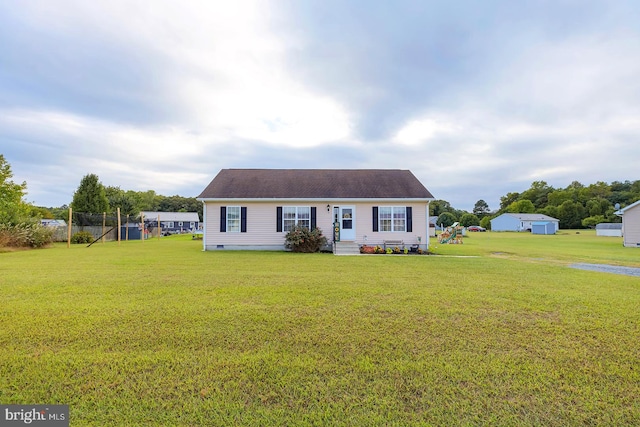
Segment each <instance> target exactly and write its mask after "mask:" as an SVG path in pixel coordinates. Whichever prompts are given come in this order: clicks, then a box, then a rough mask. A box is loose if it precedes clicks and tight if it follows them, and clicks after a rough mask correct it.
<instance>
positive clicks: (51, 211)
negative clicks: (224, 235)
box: [43, 174, 202, 220]
mask: <svg viewBox="0 0 640 427" xmlns="http://www.w3.org/2000/svg"><path fill="white" fill-rule="evenodd" d="M69 207H71V208H72V209H73V211H74V212H83V213H89V214H101V213H103V212H106V213H108V214H114V213H115V212H116V211H117V209H118V208H120V215H130V216H137V215H139V214H140V212H141V211H157V212H198V216H199V217H200V220H202V203H201V202H198V201H197V200H196V198H195V197H182V196H178V195H175V196H163V195H160V194H156V192H155V191H153V190H148V191H132V190H123V189H121V188H120V187H119V186H104V185H103V184H102V183H101V182H100V179H99V177H98V176H97V175H95V174H88V175H85V176H84V177H83V178H82V180H81V181H80V185H79V186H78V189H77V190H76V191H75V193H74V194H73V200H72V202H71V204H70V205H69V206H66V205H63V206H61V207H58V208H48V209H45V212H43V214H44V215H46V216H44V217H45V218H47V217H48V218H58V219H65V218H66V217H65V215H67V212H68V208H69Z"/></svg>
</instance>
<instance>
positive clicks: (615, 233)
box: [596, 222, 622, 237]
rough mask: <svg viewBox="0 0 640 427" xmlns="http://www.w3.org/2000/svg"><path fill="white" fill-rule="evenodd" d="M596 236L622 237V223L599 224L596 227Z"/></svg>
mask: <svg viewBox="0 0 640 427" xmlns="http://www.w3.org/2000/svg"><path fill="white" fill-rule="evenodd" d="M596 236H609V237H622V223H620V222H601V223H600V224H597V225H596Z"/></svg>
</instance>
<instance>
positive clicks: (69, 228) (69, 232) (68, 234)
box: [67, 207, 73, 248]
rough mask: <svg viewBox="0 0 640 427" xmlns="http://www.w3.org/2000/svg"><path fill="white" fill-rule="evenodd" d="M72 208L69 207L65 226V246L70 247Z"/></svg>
mask: <svg viewBox="0 0 640 427" xmlns="http://www.w3.org/2000/svg"><path fill="white" fill-rule="evenodd" d="M72 211H73V209H72V208H71V207H69V224H68V226H67V248H70V247H71V212H72Z"/></svg>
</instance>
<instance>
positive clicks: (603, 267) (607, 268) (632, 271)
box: [569, 263, 640, 277]
mask: <svg viewBox="0 0 640 427" xmlns="http://www.w3.org/2000/svg"><path fill="white" fill-rule="evenodd" d="M569 267H571V268H577V269H579V270H591V271H601V272H603V273H614V274H624V275H626V276H635V277H640V268H637V267H622V266H619V265H608V264H586V263H579V264H571V265H570V266H569Z"/></svg>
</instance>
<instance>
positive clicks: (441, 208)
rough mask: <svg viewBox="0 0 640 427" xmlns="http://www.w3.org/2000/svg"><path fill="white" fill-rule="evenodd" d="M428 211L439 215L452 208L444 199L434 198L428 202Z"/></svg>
mask: <svg viewBox="0 0 640 427" xmlns="http://www.w3.org/2000/svg"><path fill="white" fill-rule="evenodd" d="M429 211H430V212H431V213H430V215H432V216H440V215H441V214H443V213H445V212H452V211H453V208H452V207H451V204H450V203H449V202H447V201H446V200H434V201H432V202H431V203H429Z"/></svg>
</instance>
